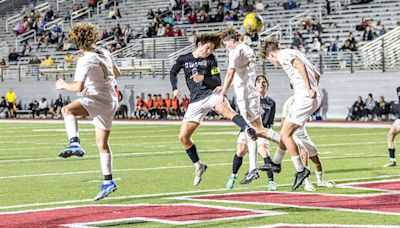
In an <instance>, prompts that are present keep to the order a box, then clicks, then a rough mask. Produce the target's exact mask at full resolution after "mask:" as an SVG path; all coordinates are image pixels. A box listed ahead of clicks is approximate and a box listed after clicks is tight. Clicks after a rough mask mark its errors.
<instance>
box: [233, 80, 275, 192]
mask: <svg viewBox="0 0 400 228" xmlns="http://www.w3.org/2000/svg"><path fill="white" fill-rule="evenodd" d="M268 87H269V82H268V80H267V77H266V76H265V75H258V76H257V77H256V88H257V91H258V93H259V94H260V105H261V108H262V109H263V110H264V114H263V115H262V118H261V119H262V124H263V126H264V127H265V128H268V129H270V128H272V125H273V124H274V118H275V101H274V100H272V99H271V98H270V97H268V96H267V91H268ZM247 143H248V139H247V137H246V135H245V134H244V132H242V131H241V132H240V133H239V136H238V139H237V151H236V154H235V156H234V157H233V165H232V174H231V177H230V178H229V180H228V183H227V184H226V188H227V189H232V188H233V186H234V184H235V182H236V179H237V173H238V171H239V169H240V166H241V165H242V162H243V156H244V155H245V154H246V153H247ZM250 143H252V142H250ZM257 147H258V148H257V149H258V153H259V154H260V155H261V156H262V157H263V159H264V163H265V164H267V163H268V162H269V160H268V157H270V153H269V141H268V140H267V139H265V138H261V137H259V138H257ZM251 171H252V170H251V169H250V170H249V172H251ZM256 175H257V176H258V173H257V174H256ZM267 176H268V180H269V183H268V190H269V191H275V190H276V183H275V182H274V173H273V172H272V171H271V170H267ZM246 177H247V173H246V175H245V178H244V179H243V180H242V181H241V182H240V183H241V184H247V183H249V181H248V180H247V179H246Z"/></svg>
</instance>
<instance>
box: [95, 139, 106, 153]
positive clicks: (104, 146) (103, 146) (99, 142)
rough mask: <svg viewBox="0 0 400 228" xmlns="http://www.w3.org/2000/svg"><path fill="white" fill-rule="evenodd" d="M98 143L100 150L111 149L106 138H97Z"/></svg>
mask: <svg viewBox="0 0 400 228" xmlns="http://www.w3.org/2000/svg"><path fill="white" fill-rule="evenodd" d="M96 145H97V148H98V149H99V151H108V150H109V147H108V143H107V142H104V140H96Z"/></svg>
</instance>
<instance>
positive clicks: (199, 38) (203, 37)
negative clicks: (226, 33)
mask: <svg viewBox="0 0 400 228" xmlns="http://www.w3.org/2000/svg"><path fill="white" fill-rule="evenodd" d="M208 42H210V43H213V44H214V45H215V47H214V49H217V48H219V46H220V45H221V38H220V36H219V34H218V33H199V34H196V36H195V39H194V43H195V44H196V47H197V46H198V45H199V43H202V44H205V43H208Z"/></svg>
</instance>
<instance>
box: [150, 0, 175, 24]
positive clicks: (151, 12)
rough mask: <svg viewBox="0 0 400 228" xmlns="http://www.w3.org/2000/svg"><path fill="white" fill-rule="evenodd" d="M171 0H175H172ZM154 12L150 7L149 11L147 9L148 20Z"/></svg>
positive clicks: (152, 16)
mask: <svg viewBox="0 0 400 228" xmlns="http://www.w3.org/2000/svg"><path fill="white" fill-rule="evenodd" d="M173 1H175V0H173ZM154 17H155V16H154V12H153V10H152V9H149V11H147V19H149V20H151V19H154Z"/></svg>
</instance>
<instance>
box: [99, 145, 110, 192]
mask: <svg viewBox="0 0 400 228" xmlns="http://www.w3.org/2000/svg"><path fill="white" fill-rule="evenodd" d="M100 166H101V172H102V173H103V176H105V175H111V174H112V172H111V169H112V154H111V152H110V153H100ZM106 182H107V183H106ZM110 182H111V181H104V183H105V184H108V183H110Z"/></svg>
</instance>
